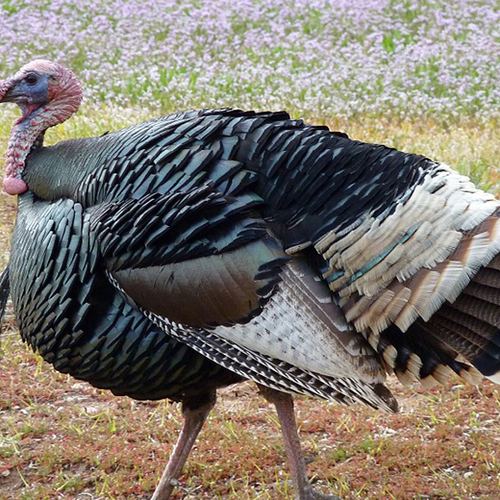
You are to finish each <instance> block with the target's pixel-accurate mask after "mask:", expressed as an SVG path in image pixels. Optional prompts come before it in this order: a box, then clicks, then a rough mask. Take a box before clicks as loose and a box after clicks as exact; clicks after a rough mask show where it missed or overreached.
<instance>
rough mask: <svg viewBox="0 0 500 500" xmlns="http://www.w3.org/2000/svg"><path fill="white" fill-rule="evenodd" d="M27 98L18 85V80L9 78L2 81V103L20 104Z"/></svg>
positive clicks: (0, 94)
mask: <svg viewBox="0 0 500 500" xmlns="http://www.w3.org/2000/svg"><path fill="white" fill-rule="evenodd" d="M25 99H26V96H25V95H24V93H23V92H22V91H21V89H20V88H19V87H18V85H17V82H16V81H13V80H12V79H9V80H2V81H1V82H0V103H4V102H15V103H17V104H20V103H21V102H23V101H24V100H25Z"/></svg>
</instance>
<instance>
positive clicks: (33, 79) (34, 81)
mask: <svg viewBox="0 0 500 500" xmlns="http://www.w3.org/2000/svg"><path fill="white" fill-rule="evenodd" d="M25 80H26V83H27V84H28V85H36V84H37V83H38V76H36V75H34V74H31V75H28V76H27V77H26V78H25Z"/></svg>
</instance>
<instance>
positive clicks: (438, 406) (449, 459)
mask: <svg viewBox="0 0 500 500" xmlns="http://www.w3.org/2000/svg"><path fill="white" fill-rule="evenodd" d="M112 115H113V116H114V118H113V119H112V121H111V120H110V119H109V118H108V117H109V116H112ZM116 116H117V115H116V114H114V113H109V111H108V110H101V111H99V112H93V113H91V112H90V110H88V109H87V110H86V111H85V112H84V113H83V114H81V115H80V116H79V117H78V118H77V119H76V120H71V121H70V122H68V123H66V124H64V125H63V126H62V127H60V128H59V129H58V130H54V131H51V133H50V135H49V137H48V139H49V141H57V140H61V139H64V138H68V137H76V136H83V135H93V134H97V133H100V132H104V131H105V130H107V129H113V128H116V127H119V126H122V125H125V124H126V123H133V122H134V121H138V120H140V119H143V118H145V116H144V113H140V116H136V113H135V112H134V111H133V110H132V111H128V112H126V113H125V114H123V115H120V116H118V118H117V117H116ZM12 118H13V115H9V116H7V117H5V118H3V119H2V120H1V121H0V137H1V138H2V140H5V138H6V137H7V135H8V129H9V127H10V125H11V123H12ZM336 128H340V129H343V130H345V131H347V132H349V134H350V136H351V137H353V138H357V139H361V140H365V141H373V142H383V143H386V144H388V145H394V146H396V147H398V148H400V149H404V150H407V151H413V152H417V153H421V154H426V155H428V156H431V157H433V158H436V159H439V160H442V161H445V162H447V163H449V164H450V165H453V166H459V167H460V169H461V170H462V172H467V173H469V174H470V175H471V176H472V177H473V178H474V179H475V180H476V181H477V182H479V183H480V184H481V185H482V186H483V187H485V188H488V189H490V190H492V191H493V192H497V191H498V188H499V182H500V177H499V172H498V170H497V169H496V168H495V167H493V165H494V162H495V161H496V159H497V158H499V157H500V155H499V151H498V149H499V148H500V140H499V139H500V133H499V132H497V130H496V129H494V128H493V127H492V128H478V127H475V126H472V125H471V126H469V127H462V128H457V129H450V130H443V129H440V128H438V127H437V126H435V125H433V124H408V123H389V122H388V123H385V124H384V123H381V122H380V121H379V122H375V121H365V122H357V123H352V124H345V123H344V124H337V127H336ZM2 146H5V142H4V143H3V144H0V149H2ZM0 154H1V151H0ZM14 211H15V202H14V200H13V199H11V198H9V197H7V196H5V195H1V196H0V235H1V239H0V250H1V259H2V262H1V263H2V264H5V263H6V262H7V260H8V241H9V234H10V231H11V225H12V220H13V217H14ZM5 327H6V328H5V331H4V335H3V337H2V350H3V357H2V359H1V361H0V384H1V385H0V387H1V388H2V391H1V394H0V499H1V500H14V499H15V500H35V499H36V500H42V499H44V500H49V499H50V500H55V499H64V500H70V499H71V500H75V499H76V500H92V499H93V500H125V499H126V500H136V499H144V500H145V499H146V498H149V494H150V493H151V491H153V489H154V485H155V483H156V482H157V480H158V478H159V475H160V474H161V471H162V468H163V466H164V465H165V463H166V460H167V457H168V454H169V451H170V449H171V447H172V445H173V443H174V441H175V439H176V436H177V435H178V431H179V428H180V425H181V419H180V414H179V412H178V408H177V407H176V406H175V405H170V404H169V403H168V402H161V403H137V402H134V401H132V400H130V399H128V398H118V397H114V396H113V395H111V394H110V393H108V392H103V391H99V390H96V389H93V388H92V387H90V386H89V385H87V384H85V383H81V382H78V381H75V380H74V379H72V378H71V377H68V376H66V375H61V374H59V373H57V372H55V371H54V370H53V369H52V368H51V367H50V366H49V365H47V364H46V363H44V362H42V361H41V359H40V358H39V357H38V356H37V355H35V354H33V353H32V352H31V351H29V350H28V349H27V348H26V347H25V346H23V345H22V343H21V342H20V340H19V338H18V335H17V333H16V332H15V328H14V321H13V318H12V315H8V317H7V320H6V325H5ZM393 386H394V390H395V392H396V393H397V395H398V397H399V400H400V402H401V406H402V411H401V413H400V414H398V415H396V416H390V415H385V414H381V413H378V412H375V411H372V410H370V409H367V408H363V407H353V408H350V409H345V408H341V407H339V406H336V405H334V404H326V403H322V402H319V401H314V400H307V399H299V400H298V402H297V407H298V418H299V421H300V422H301V436H302V439H303V445H304V449H305V451H306V454H307V456H309V457H311V458H314V461H313V462H312V463H311V465H310V467H309V469H310V473H311V475H312V477H313V478H314V481H315V482H316V483H317V487H318V488H319V489H322V490H323V491H327V490H329V491H332V492H334V493H336V494H338V495H340V496H342V497H343V498H344V499H345V500H355V499H356V500H361V499H370V500H382V499H384V500H386V499H387V500H396V499H397V500H416V499H420V500H424V499H426V500H470V499H483V500H486V499H488V500H492V499H495V498H498V497H499V491H500V484H499V481H500V480H499V477H500V476H499V470H498V468H499V463H500V447H499V443H498V442H499V439H500V419H499V418H498V417H499V412H500V405H499V402H500V391H499V390H498V389H497V388H496V386H493V385H492V384H490V383H485V384H484V386H483V387H482V388H481V389H477V388H473V387H464V386H462V385H461V384H458V383H457V382H456V381H455V382H454V383H451V384H450V385H448V386H446V387H441V388H437V389H435V390H433V391H431V392H424V391H421V390H420V389H418V388H409V389H404V388H401V386H399V385H398V384H393ZM288 480H289V476H288V472H287V469H286V463H285V454H284V449H283V444H282V441H281V438H280V435H279V431H278V426H277V423H276V417H275V415H274V412H273V411H272V409H271V408H270V407H268V405H267V404H266V403H265V402H264V401H263V400H262V398H260V397H258V396H257V395H256V391H255V390H254V388H253V386H252V385H251V384H244V385H240V386H236V387H234V388H231V389H228V390H225V391H222V395H221V398H220V402H219V405H218V406H217V407H216V410H215V411H214V412H213V414H212V416H211V418H210V421H209V422H208V425H207V426H206V428H205V429H204V432H203V433H202V435H201V438H200V440H199V441H198V444H197V446H196V449H195V450H194V452H193V454H192V456H191V458H190V460H189V462H188V466H187V468H186V471H185V473H184V475H183V477H182V481H181V482H182V489H181V491H180V492H179V493H178V495H177V498H185V499H186V500H187V499H191V500H194V499H200V500H202V499H214V498H221V499H225V500H254V499H262V500H264V499H272V500H278V499H280V500H284V499H291V498H292V493H291V490H290V486H289V482H288Z"/></svg>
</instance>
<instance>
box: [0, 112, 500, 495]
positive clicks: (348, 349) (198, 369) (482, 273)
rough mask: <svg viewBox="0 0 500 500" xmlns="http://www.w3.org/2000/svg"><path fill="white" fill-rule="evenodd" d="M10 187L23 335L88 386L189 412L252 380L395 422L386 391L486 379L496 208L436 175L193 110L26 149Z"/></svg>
mask: <svg viewBox="0 0 500 500" xmlns="http://www.w3.org/2000/svg"><path fill="white" fill-rule="evenodd" d="M23 179H24V180H25V182H26V183H27V185H28V186H29V191H28V192H26V193H24V194H22V195H21V196H20V197H19V210H18V218H17V222H16V226H15V230H14V235H13V241H12V252H11V262H10V269H9V275H10V287H11V295H12V299H13V303H14V308H15V313H16V318H17V322H18V325H19V328H20V331H21V335H22V337H23V339H24V340H25V341H26V342H28V343H29V344H30V345H31V346H32V347H33V348H34V349H36V350H38V351H39V353H40V354H41V355H42V356H43V358H44V359H45V360H46V361H48V362H50V363H52V364H53V365H54V366H55V368H56V369H57V370H59V371H61V372H65V373H70V374H71V375H73V376H75V377H76V378H79V379H82V380H86V381H88V382H90V383H91V384H93V385H94V386H96V387H99V388H105V389H110V390H111V391H113V393H115V394H118V395H128V396H130V397H133V398H137V399H160V398H170V399H173V400H176V401H186V400H190V401H195V400H196V399H197V398H198V399H199V400H200V401H203V400H204V398H207V397H208V396H207V395H209V394H211V393H212V392H213V391H214V390H215V389H217V388H219V387H222V386H225V385H228V384H232V383H236V382H239V381H241V380H243V379H251V380H254V381H255V382H257V383H258V384H260V385H261V386H264V387H268V388H270V389H274V390H277V391H281V392H288V393H292V394H306V395H310V396H318V397H321V398H325V399H333V400H336V401H338V402H340V403H343V404H350V403H353V402H356V401H358V402H362V403H364V404H368V405H370V406H372V407H374V408H383V409H386V410H389V411H392V410H396V408H397V403H396V402H395V400H394V398H393V397H392V395H391V394H390V392H389V391H388V390H387V389H386V388H385V386H384V385H383V382H384V379H385V376H386V374H387V373H392V372H394V373H396V375H397V376H398V377H399V378H400V379H401V380H402V381H403V382H410V381H413V380H420V381H422V382H423V383H424V384H428V385H431V384H433V383H436V382H444V381H445V380H446V379H447V377H448V376H449V375H450V374H451V373H456V374H458V375H459V376H461V377H463V378H464V379H466V380H468V381H475V380H477V378H478V377H479V372H481V373H482V374H483V375H486V376H488V377H490V378H492V379H493V380H495V381H496V380H497V378H498V375H497V372H498V370H499V369H500V337H499V333H498V328H497V324H496V317H497V316H498V306H499V305H500V301H499V300H498V299H497V297H498V285H499V284H500V281H499V280H498V276H500V274H499V272H500V261H499V260H498V258H497V257H496V255H497V254H498V252H499V250H500V231H499V230H498V213H499V212H498V210H499V203H498V202H497V201H496V200H495V199H494V198H493V197H492V196H491V195H489V194H486V193H484V192H482V191H480V190H478V189H476V188H475V187H474V186H473V185H472V184H471V183H470V182H469V180H468V179H467V178H465V177H463V176H460V175H458V174H457V173H455V172H453V171H452V170H450V169H449V168H448V167H446V166H445V165H443V164H440V163H437V162H434V161H431V160H429V159H427V158H424V157H422V156H418V155H411V154H406V153H402V152H399V151H396V150H394V149H391V148H387V147H385V146H380V145H372V144H365V143H361V142H357V141H352V140H350V139H349V138H348V137H347V136H346V135H345V134H341V133H335V132H331V131H330V130H328V129H327V128H326V127H313V126H309V125H305V124H304V123H303V122H302V121H300V120H292V119H290V117H289V116H288V115H287V114H286V113H253V112H243V111H239V110H215V111H211V110H204V111H193V112H188V113H179V114H174V115H169V116H166V117H162V118H159V119H155V120H151V121H148V122H144V123H141V124H138V125H134V126H132V127H129V128H126V129H123V130H120V131H117V132H112V133H108V134H105V135H103V136H101V137H96V138H90V139H77V140H71V141H65V142H62V143H59V144H57V145H55V146H52V147H40V148H38V149H33V150H32V151H31V153H30V155H29V157H28V159H27V162H26V168H25V170H24V172H23ZM464 358H465V360H467V361H465V360H464ZM158 498H160V497H158ZM165 498H166V497H165ZM301 498H302V497H301ZM304 498H305V497H304ZM307 498H312V497H307ZM315 498H316V497H315Z"/></svg>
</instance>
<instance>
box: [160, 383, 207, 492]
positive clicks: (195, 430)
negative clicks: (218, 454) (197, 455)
mask: <svg viewBox="0 0 500 500" xmlns="http://www.w3.org/2000/svg"><path fill="white" fill-rule="evenodd" d="M207 396H208V397H207V398H206V400H204V401H203V402H202V404H201V405H200V404H199V398H198V399H197V400H195V399H191V400H186V401H183V403H182V414H183V416H184V426H183V428H182V431H181V434H180V436H179V439H178V440H177V443H176V444H175V447H174V451H173V452H172V455H170V459H169V460H168V464H167V466H166V467H165V470H164V471H163V475H162V476H161V479H160V483H159V484H158V486H157V487H156V490H155V492H154V493H153V496H152V498H151V500H168V499H169V498H170V495H171V494H172V491H173V489H174V487H175V485H176V482H177V478H178V477H179V475H180V473H181V471H182V468H183V467H184V464H185V463H186V460H187V458H188V456H189V453H190V451H191V448H192V447H193V444H194V442H195V441H196V438H197V437H198V434H199V433H200V431H201V428H202V427H203V424H204V423H205V421H206V419H207V417H208V415H209V414H210V411H211V410H212V408H213V407H214V405H215V392H213V393H210V394H209V395H207Z"/></svg>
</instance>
